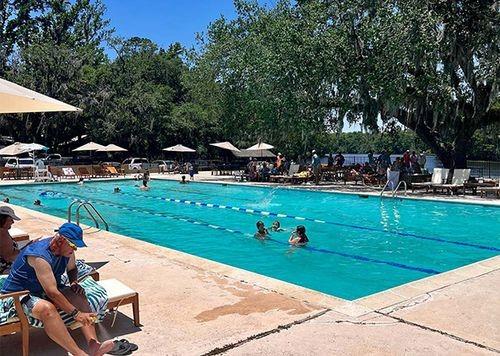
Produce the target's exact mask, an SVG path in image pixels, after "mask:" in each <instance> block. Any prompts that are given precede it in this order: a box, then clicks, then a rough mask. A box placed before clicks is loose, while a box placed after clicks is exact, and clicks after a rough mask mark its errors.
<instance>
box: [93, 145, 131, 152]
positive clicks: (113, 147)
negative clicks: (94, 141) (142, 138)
mask: <svg viewBox="0 0 500 356" xmlns="http://www.w3.org/2000/svg"><path fill="white" fill-rule="evenodd" d="M127 151H128V150H127V149H126V148H123V147H120V146H117V145H114V144H112V143H110V144H109V145H107V146H104V148H101V149H98V150H97V152H127Z"/></svg>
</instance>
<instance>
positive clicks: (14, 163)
mask: <svg viewBox="0 0 500 356" xmlns="http://www.w3.org/2000/svg"><path fill="white" fill-rule="evenodd" d="M5 167H7V168H31V169H35V161H34V160H33V158H19V157H12V158H9V159H8V160H7V162H6V163H5Z"/></svg>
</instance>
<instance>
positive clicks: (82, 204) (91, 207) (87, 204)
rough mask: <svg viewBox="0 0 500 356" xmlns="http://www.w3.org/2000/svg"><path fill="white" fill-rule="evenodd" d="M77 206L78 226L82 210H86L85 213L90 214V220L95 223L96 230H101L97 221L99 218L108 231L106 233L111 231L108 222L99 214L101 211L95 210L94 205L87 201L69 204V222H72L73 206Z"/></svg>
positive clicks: (76, 201)
mask: <svg viewBox="0 0 500 356" xmlns="http://www.w3.org/2000/svg"><path fill="white" fill-rule="evenodd" d="M75 204H78V206H77V208H76V211H75V216H76V224H77V225H80V209H81V208H84V209H85V211H87V213H88V214H89V216H90V218H91V219H92V220H93V221H94V224H95V227H96V228H98V229H100V226H99V221H98V219H97V218H99V220H100V221H101V222H102V223H103V224H104V228H105V229H106V231H109V225H108V223H107V221H106V220H105V219H104V218H103V216H102V215H101V213H99V211H97V209H96V208H95V206H94V205H93V204H92V203H90V202H86V201H80V200H75V201H73V202H72V203H71V204H69V206H68V222H71V215H72V212H73V205H75ZM96 216H97V218H96Z"/></svg>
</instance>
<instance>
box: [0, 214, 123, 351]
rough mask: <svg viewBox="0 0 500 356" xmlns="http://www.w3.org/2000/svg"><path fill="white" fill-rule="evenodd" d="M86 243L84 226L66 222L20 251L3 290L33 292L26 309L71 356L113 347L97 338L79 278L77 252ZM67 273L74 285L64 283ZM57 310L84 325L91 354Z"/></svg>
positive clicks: (83, 330)
mask: <svg viewBox="0 0 500 356" xmlns="http://www.w3.org/2000/svg"><path fill="white" fill-rule="evenodd" d="M85 246H86V245H85V243H84V242H83V231H82V229H81V228H80V227H79V226H78V225H75V224H73V223H65V224H63V225H62V226H61V227H60V228H59V231H58V232H57V233H56V234H55V235H54V236H53V237H52V238H47V239H42V240H38V241H35V242H33V243H32V244H30V245H28V246H27V247H26V248H24V249H23V250H21V252H20V253H19V255H18V256H17V258H16V260H15V261H14V263H13V264H12V268H11V271H10V274H9V277H8V278H7V280H6V281H5V283H4V285H3V288H2V290H1V292H2V293H10V292H18V291H22V290H29V292H30V294H29V295H27V296H26V297H24V298H23V300H22V303H23V307H24V310H25V312H26V313H27V314H28V316H32V317H34V318H36V319H38V320H40V321H42V322H43V324H44V329H45V332H46V333H47V335H48V336H49V337H50V338H51V339H52V340H54V341H55V342H56V343H58V344H59V345H60V346H61V347H63V348H64V349H65V350H66V351H68V352H70V353H71V354H72V355H75V356H80V355H87V354H90V355H104V354H105V353H107V352H108V351H110V350H111V349H112V348H113V342H112V341H111V340H108V341H106V342H103V343H99V342H98V341H97V336H96V331H95V327H94V322H95V319H96V315H95V314H94V313H91V312H90V311H91V310H90V306H89V303H88V301H87V298H86V297H85V294H84V290H83V288H82V287H81V286H80V285H79V284H78V281H77V269H76V263H75V254H74V252H75V251H76V250H77V249H78V247H85ZM64 272H67V274H68V278H69V281H70V283H71V287H66V286H64V285H63V284H62V283H61V276H62V275H63V273H64ZM58 309H60V310H62V311H64V312H65V313H66V314H68V315H69V316H71V317H73V318H74V320H75V321H78V322H80V323H81V324H82V325H83V326H82V332H83V334H84V336H85V338H86V340H87V342H88V353H87V352H85V351H83V350H82V349H80V348H79V347H78V345H77V344H76V342H75V341H74V340H73V338H72V337H71V335H70V334H69V332H68V330H67V328H66V326H65V325H64V322H63V320H62V318H61V316H60V315H59V312H58Z"/></svg>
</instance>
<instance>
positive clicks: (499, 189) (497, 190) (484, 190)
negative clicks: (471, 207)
mask: <svg viewBox="0 0 500 356" xmlns="http://www.w3.org/2000/svg"><path fill="white" fill-rule="evenodd" d="M479 192H480V194H481V198H482V197H483V196H484V197H488V193H493V194H494V195H495V196H496V197H497V198H500V180H499V181H498V184H496V185H495V186H494V187H480V188H479Z"/></svg>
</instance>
